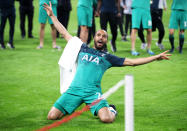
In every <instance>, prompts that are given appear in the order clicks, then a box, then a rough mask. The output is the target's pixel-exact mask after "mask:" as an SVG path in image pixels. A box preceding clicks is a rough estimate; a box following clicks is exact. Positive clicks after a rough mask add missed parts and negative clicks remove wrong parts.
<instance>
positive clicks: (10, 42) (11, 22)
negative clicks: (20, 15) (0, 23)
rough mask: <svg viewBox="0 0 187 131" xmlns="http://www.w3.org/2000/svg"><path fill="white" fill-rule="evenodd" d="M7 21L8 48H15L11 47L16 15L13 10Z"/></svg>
mask: <svg viewBox="0 0 187 131" xmlns="http://www.w3.org/2000/svg"><path fill="white" fill-rule="evenodd" d="M8 19H9V25H10V31H9V44H10V45H9V46H10V48H12V49H13V48H15V47H14V45H13V40H14V27H15V20H16V14H15V9H14V10H13V11H12V14H11V15H10V16H9V17H8Z"/></svg>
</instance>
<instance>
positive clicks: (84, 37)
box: [80, 25, 88, 43]
mask: <svg viewBox="0 0 187 131" xmlns="http://www.w3.org/2000/svg"><path fill="white" fill-rule="evenodd" d="M80 27H81V31H80V39H81V40H82V41H83V42H84V43H86V42H87V40H88V27H87V26H83V25H81V26H80Z"/></svg>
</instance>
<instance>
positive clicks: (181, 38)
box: [179, 34, 184, 53]
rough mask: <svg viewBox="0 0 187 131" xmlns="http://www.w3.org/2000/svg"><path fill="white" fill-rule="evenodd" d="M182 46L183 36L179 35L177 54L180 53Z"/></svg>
mask: <svg viewBox="0 0 187 131" xmlns="http://www.w3.org/2000/svg"><path fill="white" fill-rule="evenodd" d="M183 44H184V34H180V35H179V53H182V48H183Z"/></svg>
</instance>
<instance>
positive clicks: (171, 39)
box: [169, 29, 175, 53]
mask: <svg viewBox="0 0 187 131" xmlns="http://www.w3.org/2000/svg"><path fill="white" fill-rule="evenodd" d="M174 31H175V30H174V29H170V30H169V41H170V44H171V49H170V53H172V52H173V51H174V48H175V47H174Z"/></svg>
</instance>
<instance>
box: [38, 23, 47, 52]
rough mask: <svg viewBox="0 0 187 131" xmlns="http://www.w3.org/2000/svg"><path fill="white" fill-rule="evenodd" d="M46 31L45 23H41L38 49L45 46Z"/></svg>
mask: <svg viewBox="0 0 187 131" xmlns="http://www.w3.org/2000/svg"><path fill="white" fill-rule="evenodd" d="M44 33H45V24H43V23H41V24H40V45H39V46H38V47H37V48H38V49H40V48H43V46H44Z"/></svg>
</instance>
